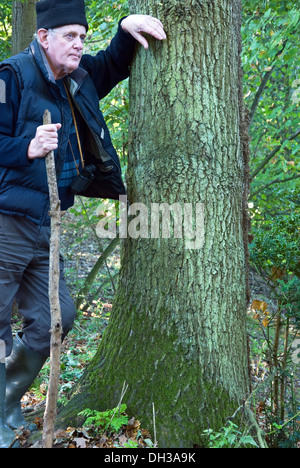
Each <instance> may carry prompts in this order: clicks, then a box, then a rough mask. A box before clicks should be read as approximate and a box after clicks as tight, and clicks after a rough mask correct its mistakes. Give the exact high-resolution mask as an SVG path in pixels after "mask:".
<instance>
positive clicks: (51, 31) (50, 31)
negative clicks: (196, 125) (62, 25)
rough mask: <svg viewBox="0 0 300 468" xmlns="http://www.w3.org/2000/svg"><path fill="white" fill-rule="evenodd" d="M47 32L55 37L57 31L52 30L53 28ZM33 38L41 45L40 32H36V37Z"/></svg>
mask: <svg viewBox="0 0 300 468" xmlns="http://www.w3.org/2000/svg"><path fill="white" fill-rule="evenodd" d="M47 31H48V33H50V34H52V35H54V34H55V33H56V30H55V29H52V28H49V29H47ZM33 37H34V39H36V40H37V41H38V43H39V44H40V43H41V41H40V38H39V35H38V31H36V32H35V33H34V36H33Z"/></svg>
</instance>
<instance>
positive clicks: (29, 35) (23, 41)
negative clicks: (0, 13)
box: [12, 0, 38, 55]
mask: <svg viewBox="0 0 300 468" xmlns="http://www.w3.org/2000/svg"><path fill="white" fill-rule="evenodd" d="M37 1H38V0H14V1H13V2H12V27H13V34H12V55H15V54H17V53H18V52H21V51H22V50H24V49H25V48H26V47H28V45H29V44H30V42H31V41H32V39H33V34H34V32H35V31H36V12H35V5H36V3H37Z"/></svg>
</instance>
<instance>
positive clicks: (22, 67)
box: [0, 0, 166, 448]
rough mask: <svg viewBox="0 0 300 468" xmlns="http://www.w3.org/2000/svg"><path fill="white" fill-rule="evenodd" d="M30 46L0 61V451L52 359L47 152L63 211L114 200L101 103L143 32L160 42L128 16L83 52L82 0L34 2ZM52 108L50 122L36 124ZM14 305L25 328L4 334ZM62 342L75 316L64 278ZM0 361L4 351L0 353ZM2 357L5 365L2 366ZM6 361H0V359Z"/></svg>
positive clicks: (151, 21)
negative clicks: (88, 199) (0, 90)
mask: <svg viewBox="0 0 300 468" xmlns="http://www.w3.org/2000/svg"><path fill="white" fill-rule="evenodd" d="M37 26H38V28H37V29H38V31H37V39H36V40H34V41H33V42H32V43H31V44H30V46H29V48H28V49H26V50H25V51H24V52H21V53H20V54H18V55H16V56H14V57H11V58H10V59H8V60H6V61H4V62H2V64H0V80H2V81H0V83H2V84H3V83H5V96H4V99H2V103H0V109H1V112H0V345H2V347H1V346H0V348H1V349H3V344H4V348H5V353H4V354H5V356H0V448H5V447H8V446H10V445H11V443H12V440H13V439H14V432H13V431H12V429H16V428H18V427H20V426H22V425H24V424H25V421H24V419H23V416H22V412H21V403H20V400H21V398H22V396H23V395H24V393H25V392H26V391H27V390H28V388H29V387H30V385H31V384H32V382H33V381H34V379H35V378H36V376H37V374H38V373H39V371H40V369H41V367H42V366H43V364H44V362H45V360H46V358H47V357H48V356H49V352H50V349H49V348H50V334H49V330H50V310H49V299H48V273H49V237H50V219H49V215H48V211H49V193H48V185H47V176H46V169H45V160H44V157H45V155H46V154H47V153H48V152H49V151H51V150H54V151H55V160H56V170H57V180H58V187H59V194H60V199H61V205H62V210H66V209H68V208H69V207H70V206H71V205H72V204H73V202H74V194H76V193H81V194H82V195H85V196H93V197H103V198H112V199H117V198H118V196H119V195H120V194H124V192H125V188H124V184H123V182H122V179H121V171H120V163H119V160H118V156H117V153H116V151H115V150H114V148H113V145H112V142H111V139H110V136H109V132H108V129H107V126H106V124H105V122H104V119H103V116H102V114H101V112H100V110H99V100H100V99H101V98H103V97H104V96H105V95H107V94H108V93H109V91H110V90H111V89H112V88H113V87H114V86H115V85H116V84H117V83H118V82H120V81H121V80H123V79H125V78H127V77H128V75H129V65H130V62H131V60H132V58H133V54H134V49H135V44H136V41H138V42H140V43H141V44H142V45H143V46H144V47H145V48H147V47H148V43H147V40H146V38H145V37H144V36H143V33H147V34H150V35H151V36H153V37H154V38H156V39H158V40H163V39H165V38H166V35H165V32H164V29H163V26H162V24H161V22H160V21H159V20H158V19H156V18H152V17H150V16H145V15H131V16H128V17H125V18H123V19H122V20H121V21H120V23H119V28H118V32H117V34H116V36H115V37H114V38H113V39H112V41H111V44H110V46H109V47H108V48H107V49H106V50H105V51H100V52H99V53H98V54H97V55H95V56H91V55H83V46H84V41H85V39H86V34H87V31H88V23H87V20H86V16H85V5H84V1H83V0H44V1H40V2H38V3H37ZM45 109H48V110H50V112H51V115H52V122H53V124H50V125H43V121H42V118H43V113H44V111H45ZM14 298H16V300H17V303H18V307H19V311H20V313H21V314H22V316H23V319H24V325H23V329H22V331H21V332H19V333H18V334H17V336H16V337H15V340H14V341H13V339H12V332H11V327H10V321H11V308H12V302H13V299H14ZM60 301H61V310H62V321H63V337H65V336H66V334H67V333H68V331H69V330H70V327H71V326H72V324H73V321H74V317H75V310H74V305H73V302H72V300H71V298H70V295H69V293H68V290H67V287H66V283H65V280H64V277H63V262H62V260H61V281H60ZM2 354H3V351H2ZM5 357H6V360H5ZM5 361H6V364H4V362H5Z"/></svg>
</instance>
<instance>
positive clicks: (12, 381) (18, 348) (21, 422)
mask: <svg viewBox="0 0 300 468" xmlns="http://www.w3.org/2000/svg"><path fill="white" fill-rule="evenodd" d="M45 361H46V357H45V356H43V355H42V354H39V353H36V352H34V351H31V350H30V349H29V348H27V346H26V345H25V343H24V342H23V341H22V339H21V336H20V334H17V336H16V338H15V340H14V344H13V350H12V353H11V355H10V356H9V357H8V358H7V359H6V404H5V411H6V423H7V424H8V426H9V427H10V428H11V429H18V428H19V427H21V426H26V425H27V423H26V421H25V419H24V418H23V415H22V408H21V398H22V397H23V396H24V395H25V393H26V392H27V390H29V388H30V387H31V385H32V383H33V382H34V380H35V378H36V377H37V375H38V373H39V372H40V370H41V368H42V367H43V365H44V363H45Z"/></svg>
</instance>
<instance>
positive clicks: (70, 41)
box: [40, 24, 86, 79]
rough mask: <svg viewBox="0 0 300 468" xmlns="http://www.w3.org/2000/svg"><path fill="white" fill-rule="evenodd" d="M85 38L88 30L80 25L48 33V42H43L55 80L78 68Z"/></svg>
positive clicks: (63, 27)
mask: <svg viewBox="0 0 300 468" xmlns="http://www.w3.org/2000/svg"><path fill="white" fill-rule="evenodd" d="M40 38H41V36H40ZM85 38H86V29H85V27H84V26H81V25H79V24H72V25H67V26H62V27H60V28H55V29H54V30H53V32H48V31H47V38H46V40H45V41H44V42H43V41H41V42H42V45H43V47H44V50H45V53H46V56H47V59H48V62H49V65H50V67H51V69H52V71H53V74H54V77H55V79H60V78H63V77H64V76H66V75H68V74H69V73H72V72H73V71H74V70H76V69H77V68H78V66H79V63H80V60H81V57H82V53H83V45H84V41H85Z"/></svg>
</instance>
